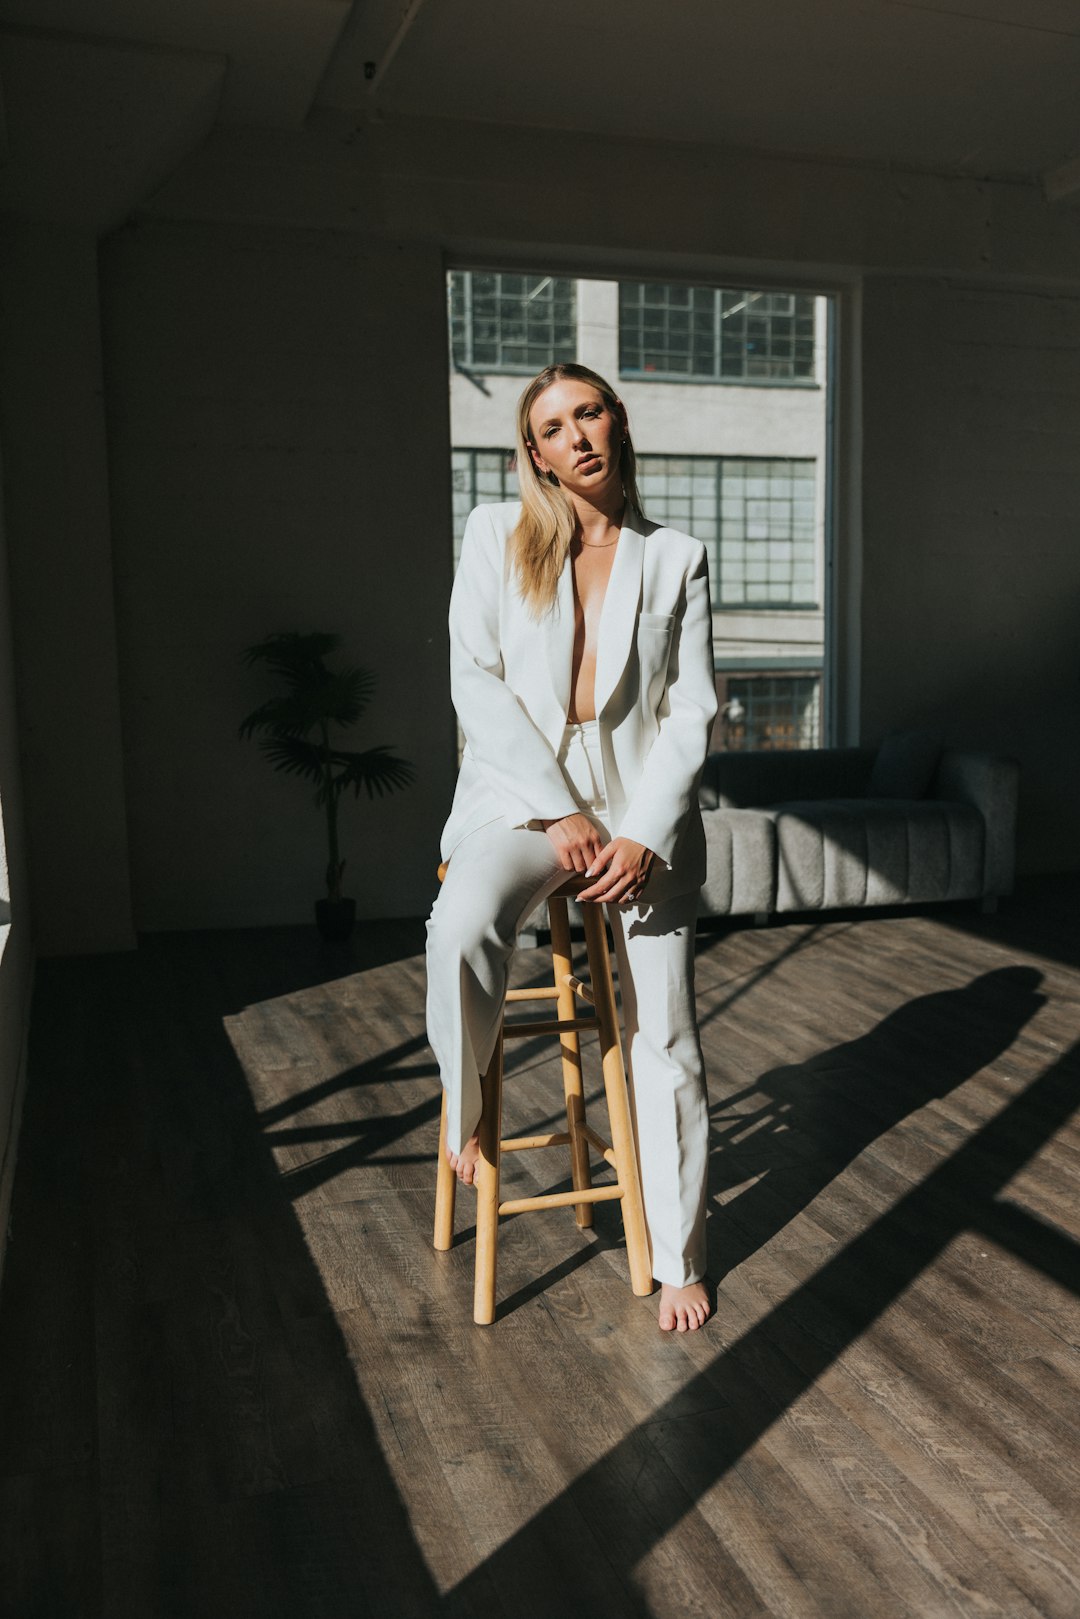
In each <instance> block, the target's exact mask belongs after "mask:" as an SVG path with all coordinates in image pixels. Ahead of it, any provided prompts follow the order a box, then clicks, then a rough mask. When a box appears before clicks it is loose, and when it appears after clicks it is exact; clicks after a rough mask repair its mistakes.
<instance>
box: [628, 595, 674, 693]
mask: <svg viewBox="0 0 1080 1619" xmlns="http://www.w3.org/2000/svg"><path fill="white" fill-rule="evenodd" d="M674 627H675V614H674V613H639V614H638V627H637V649H638V662H639V664H640V667H641V685H642V692H643V695H644V696H645V697H646V698H647V699H649V698H652V699H655V698H658V697H659V695H660V692H662V691H663V688H664V676H665V675H666V674H667V664H668V654H669V653H670V650H671V632H672V630H673V629H674Z"/></svg>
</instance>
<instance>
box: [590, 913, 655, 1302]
mask: <svg viewBox="0 0 1080 1619" xmlns="http://www.w3.org/2000/svg"><path fill="white" fill-rule="evenodd" d="M581 914H582V916H583V918H584V921H585V943H586V945H587V947H588V951H589V976H590V978H591V979H592V991H593V999H594V1002H595V1010H596V1016H597V1019H598V1021H599V1024H600V1053H601V1059H602V1061H603V1066H604V1089H605V1091H606V1093H607V1105H608V1122H609V1123H610V1125H611V1145H612V1147H613V1148H614V1150H615V1157H616V1160H617V1162H618V1166H619V1184H620V1185H621V1186H622V1188H623V1195H622V1198H621V1203H622V1217H623V1230H624V1231H625V1233H626V1257H627V1260H628V1262H629V1265H630V1285H631V1287H632V1288H633V1290H634V1292H635V1293H636V1294H637V1295H638V1297H639V1298H644V1297H645V1295H646V1294H648V1293H651V1292H652V1291H653V1274H652V1256H651V1254H650V1252H649V1228H648V1226H647V1225H646V1223H645V1205H644V1202H643V1200H642V1196H641V1175H640V1172H639V1170H638V1159H637V1147H636V1142H635V1138H634V1120H633V1117H632V1115H631V1112H630V1096H629V1092H628V1091H627V1087H626V1068H625V1066H624V1064H623V1055H622V1043H621V1041H620V1039H619V1023H618V1014H617V1011H616V1007H615V984H614V981H613V979H612V976H611V957H610V956H609V954H608V943H607V934H606V933H605V931H604V915H603V909H602V907H601V906H600V905H597V904H592V903H589V902H586V903H584V904H582V907H581Z"/></svg>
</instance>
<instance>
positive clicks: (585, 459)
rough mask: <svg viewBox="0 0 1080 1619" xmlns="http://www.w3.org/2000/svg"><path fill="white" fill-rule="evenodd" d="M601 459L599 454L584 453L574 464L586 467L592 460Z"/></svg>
mask: <svg viewBox="0 0 1080 1619" xmlns="http://www.w3.org/2000/svg"><path fill="white" fill-rule="evenodd" d="M599 459H600V457H599V456H598V455H583V456H582V457H581V460H580V461H575V462H574V466H575V468H581V467H586V466H588V464H589V462H590V461H599Z"/></svg>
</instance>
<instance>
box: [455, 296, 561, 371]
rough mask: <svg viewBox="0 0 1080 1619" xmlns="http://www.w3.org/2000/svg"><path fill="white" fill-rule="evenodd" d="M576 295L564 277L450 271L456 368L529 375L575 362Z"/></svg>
mask: <svg viewBox="0 0 1080 1619" xmlns="http://www.w3.org/2000/svg"><path fill="white" fill-rule="evenodd" d="M574 294H575V286H574V282H573V281H572V280H570V279H569V278H568V277H565V276H551V275H509V274H504V273H498V272H490V273H489V272H487V271H482V270H453V271H451V274H450V341H451V349H452V353H453V357H454V364H455V365H457V366H461V367H463V368H464V369H465V370H468V371H520V372H526V373H527V372H533V371H539V370H541V369H542V368H543V367H544V366H545V365H551V364H552V363H553V362H554V361H556V360H574V359H576V358H577V321H576V316H575V307H574V306H575V296H574Z"/></svg>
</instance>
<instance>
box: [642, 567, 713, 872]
mask: <svg viewBox="0 0 1080 1619" xmlns="http://www.w3.org/2000/svg"><path fill="white" fill-rule="evenodd" d="M715 717H716V679H715V675H714V673H713V642H712V606H711V604H710V600H709V566H708V559H707V557H706V554H705V547H704V546H703V545H701V544H700V542H699V543H698V547H697V552H696V555H695V559H694V561H693V562H692V563H691V565H690V568H689V570H688V572H687V576H686V580H685V586H684V593H683V605H682V610H681V612H680V613H679V615H678V617H677V619H676V623H675V628H674V631H673V633H672V639H671V650H670V654H669V657H668V675H667V683H666V685H665V688H664V694H663V697H662V698H661V701H660V707H659V710H658V719H659V725H660V729H659V732H658V733H657V735H656V737H655V738H654V740H653V744H652V747H651V748H650V749H649V752H648V754H647V755H646V757H645V762H644V765H643V766H642V771H641V775H640V776H639V778H638V781H637V784H636V786H635V787H634V790H633V792H632V793H631V795H630V802H629V803H628V804H627V806H626V810H625V812H624V814H623V816H622V819H621V821H620V822H619V836H620V837H624V838H633V839H634V841H635V842H636V843H643V844H644V845H645V847H646V848H647V849H651V850H652V851H653V853H654V854H655V855H656V856H657V857H658V858H659V859H660V860H662V861H663V862H664V863H665V865H668V866H670V865H671V861H672V856H673V855H674V852H675V844H676V841H677V839H678V836H679V833H680V832H681V830H682V827H683V825H684V823H685V820H686V816H687V814H688V813H689V811H690V809H691V808H692V806H693V805H694V804H695V803H696V802H697V791H698V783H699V781H700V779H701V772H702V770H703V768H704V765H705V757H706V754H707V753H708V748H709V737H710V734H711V732H712V723H713V720H714V719H715Z"/></svg>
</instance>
